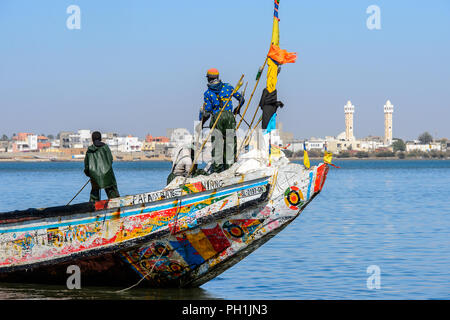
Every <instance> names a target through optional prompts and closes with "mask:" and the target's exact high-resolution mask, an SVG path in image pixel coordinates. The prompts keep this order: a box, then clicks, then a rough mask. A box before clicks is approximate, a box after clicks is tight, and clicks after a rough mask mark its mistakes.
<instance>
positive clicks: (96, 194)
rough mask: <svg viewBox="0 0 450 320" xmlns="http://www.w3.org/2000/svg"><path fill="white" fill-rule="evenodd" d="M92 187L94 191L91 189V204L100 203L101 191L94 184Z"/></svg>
mask: <svg viewBox="0 0 450 320" xmlns="http://www.w3.org/2000/svg"><path fill="white" fill-rule="evenodd" d="M91 186H92V189H91V194H90V196H89V202H95V201H99V200H100V189H99V188H98V187H97V186H96V185H94V184H91Z"/></svg>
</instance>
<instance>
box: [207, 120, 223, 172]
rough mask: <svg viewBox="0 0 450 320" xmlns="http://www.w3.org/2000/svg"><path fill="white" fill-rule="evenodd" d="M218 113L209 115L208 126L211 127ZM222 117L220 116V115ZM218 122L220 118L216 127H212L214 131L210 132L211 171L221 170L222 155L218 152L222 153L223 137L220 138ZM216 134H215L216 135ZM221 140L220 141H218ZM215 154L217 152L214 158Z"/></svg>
mask: <svg viewBox="0 0 450 320" xmlns="http://www.w3.org/2000/svg"><path fill="white" fill-rule="evenodd" d="M217 116H218V113H216V114H214V115H213V116H212V117H211V120H210V123H209V128H210V129H211V128H212V126H213V124H214V122H216V119H217ZM221 118H222V116H221ZM220 123H221V120H220V119H219V121H218V122H217V125H216V128H215V129H214V131H213V132H212V134H211V170H210V171H211V172H212V173H215V172H221V171H222V169H223V163H221V162H222V156H221V155H220V153H222V149H223V139H221V138H222V134H221V131H220ZM216 135H217V136H216ZM220 140H222V141H220ZM216 154H217V158H218V159H216Z"/></svg>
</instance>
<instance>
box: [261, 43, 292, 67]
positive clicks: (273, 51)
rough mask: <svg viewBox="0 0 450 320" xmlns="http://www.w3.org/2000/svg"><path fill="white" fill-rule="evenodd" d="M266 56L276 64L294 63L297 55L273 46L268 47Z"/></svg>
mask: <svg viewBox="0 0 450 320" xmlns="http://www.w3.org/2000/svg"><path fill="white" fill-rule="evenodd" d="M267 56H268V57H269V58H271V59H272V60H274V61H276V62H277V63H278V64H285V63H295V61H296V60H297V54H296V53H295V52H287V51H286V50H283V49H281V48H280V47H279V46H276V45H274V44H272V45H271V46H270V50H269V54H268V55H267Z"/></svg>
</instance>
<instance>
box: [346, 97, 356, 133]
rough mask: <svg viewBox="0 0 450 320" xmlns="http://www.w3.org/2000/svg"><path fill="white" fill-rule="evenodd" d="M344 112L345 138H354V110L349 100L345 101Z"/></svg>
mask: <svg viewBox="0 0 450 320" xmlns="http://www.w3.org/2000/svg"><path fill="white" fill-rule="evenodd" d="M344 112H345V139H346V140H355V137H354V135H353V113H354V112H355V106H354V105H352V103H351V101H350V100H349V101H347V104H346V105H345V106H344Z"/></svg>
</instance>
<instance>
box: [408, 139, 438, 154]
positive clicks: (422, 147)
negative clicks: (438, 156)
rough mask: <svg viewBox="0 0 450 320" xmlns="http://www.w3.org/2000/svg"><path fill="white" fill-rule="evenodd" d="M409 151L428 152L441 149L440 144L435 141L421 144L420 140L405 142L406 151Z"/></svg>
mask: <svg viewBox="0 0 450 320" xmlns="http://www.w3.org/2000/svg"><path fill="white" fill-rule="evenodd" d="M411 151H422V152H430V151H442V144H441V143H437V142H431V143H429V144H421V143H420V142H417V141H415V142H407V143H406V152H411Z"/></svg>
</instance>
